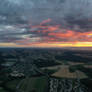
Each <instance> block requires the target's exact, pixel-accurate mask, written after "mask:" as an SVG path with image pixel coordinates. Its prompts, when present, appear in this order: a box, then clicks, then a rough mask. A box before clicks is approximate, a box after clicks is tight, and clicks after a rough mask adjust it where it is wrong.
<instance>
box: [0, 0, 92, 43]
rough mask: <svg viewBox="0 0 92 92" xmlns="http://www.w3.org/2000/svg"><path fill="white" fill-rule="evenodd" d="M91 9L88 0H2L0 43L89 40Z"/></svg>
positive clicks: (90, 40) (91, 26)
mask: <svg viewBox="0 0 92 92" xmlns="http://www.w3.org/2000/svg"><path fill="white" fill-rule="evenodd" d="M91 9H92V1H91V0H3V1H2V0H1V1H0V43H1V42H4V43H7V42H9V43H11V42H13V43H16V44H20V45H21V44H27V45H28V44H32V43H43V42H46V43H47V42H55V43H56V42H92V35H91V34H92V10H91ZM76 34H77V35H76Z"/></svg>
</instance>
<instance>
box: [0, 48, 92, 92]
mask: <svg viewBox="0 0 92 92" xmlns="http://www.w3.org/2000/svg"><path fill="white" fill-rule="evenodd" d="M91 85H92V49H91V50H89V49H85V50H83V49H74V48H73V49H59V48H58V49H57V48H53V49H49V48H48V49H46V48H45V49H40V48H35V49H34V48H0V92H92V88H91Z"/></svg>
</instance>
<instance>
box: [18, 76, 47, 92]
mask: <svg viewBox="0 0 92 92" xmlns="http://www.w3.org/2000/svg"><path fill="white" fill-rule="evenodd" d="M47 86H48V82H47V78H46V77H32V78H26V79H24V80H23V83H22V85H21V87H20V88H19V89H20V90H22V91H25V92H47Z"/></svg>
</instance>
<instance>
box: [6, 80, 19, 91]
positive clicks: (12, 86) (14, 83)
mask: <svg viewBox="0 0 92 92" xmlns="http://www.w3.org/2000/svg"><path fill="white" fill-rule="evenodd" d="M19 82H20V80H19V79H15V80H11V81H9V82H7V83H6V85H5V86H6V88H8V89H10V90H16V86H17V85H18V83H19Z"/></svg>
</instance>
